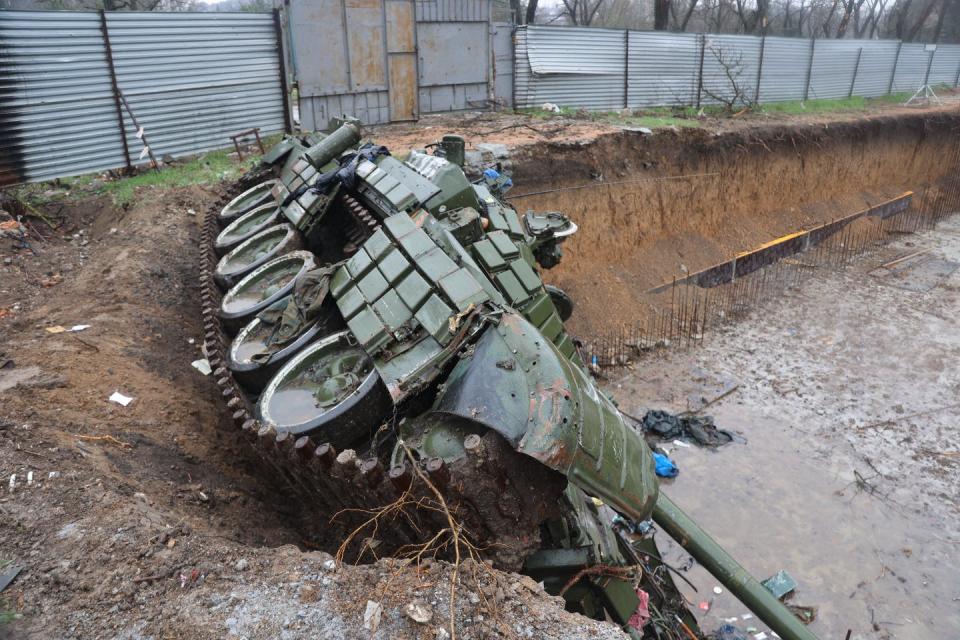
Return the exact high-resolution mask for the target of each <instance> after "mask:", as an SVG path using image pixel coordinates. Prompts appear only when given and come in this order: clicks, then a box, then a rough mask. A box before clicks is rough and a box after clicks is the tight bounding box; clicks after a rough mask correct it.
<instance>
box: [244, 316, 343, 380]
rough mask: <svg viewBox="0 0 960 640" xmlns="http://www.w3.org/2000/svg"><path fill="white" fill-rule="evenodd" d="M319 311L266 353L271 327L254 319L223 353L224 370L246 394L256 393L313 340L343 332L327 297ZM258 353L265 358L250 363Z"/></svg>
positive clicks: (341, 323)
mask: <svg viewBox="0 0 960 640" xmlns="http://www.w3.org/2000/svg"><path fill="white" fill-rule="evenodd" d="M289 299H290V298H283V299H282V300H280V301H279V302H276V303H275V304H277V305H283V304H286V302H287V301H288V300H289ZM321 308H322V311H321V314H322V315H321V317H320V318H318V319H316V320H314V321H313V322H311V323H309V324H306V325H304V326H303V327H301V329H300V333H299V335H297V336H295V337H293V338H292V339H291V340H288V341H287V343H286V344H284V345H282V346H280V347H279V348H277V349H276V350H275V351H272V352H269V351H267V340H268V339H269V338H270V335H271V333H272V332H273V327H272V326H270V325H267V324H264V323H263V322H261V321H260V319H259V318H254V319H253V320H251V321H250V322H249V323H248V324H247V325H246V326H245V327H244V328H242V329H240V332H239V333H237V337H236V338H234V340H233V343H232V344H231V345H230V348H229V349H228V350H227V367H228V368H229V369H230V370H231V371H232V372H233V376H234V377H235V378H236V379H237V381H239V382H240V384H242V385H243V387H244V388H245V389H246V390H247V391H249V392H251V393H260V391H262V390H263V388H264V387H265V386H266V384H267V382H269V381H270V378H272V377H273V376H274V374H276V372H277V371H279V369H280V367H281V366H283V363H285V362H286V361H287V360H289V359H290V357H291V356H293V354H295V353H297V352H298V351H300V349H302V348H303V347H304V346H305V345H307V344H309V343H310V342H313V341H314V340H316V339H317V338H323V337H325V336H328V335H330V334H331V333H334V332H335V331H342V330H344V329H346V328H347V324H346V323H345V322H344V321H343V317H342V316H341V315H340V311H339V310H338V309H337V305H336V303H335V302H334V301H333V299H332V298H330V297H328V298H327V299H326V300H324V302H323V306H322V307H321ZM262 353H267V354H268V355H266V356H265V357H262V358H257V359H254V356H256V355H257V354H262Z"/></svg>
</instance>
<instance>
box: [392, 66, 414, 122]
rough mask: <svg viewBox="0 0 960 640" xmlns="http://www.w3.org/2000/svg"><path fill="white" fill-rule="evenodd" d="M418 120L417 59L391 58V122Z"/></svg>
mask: <svg viewBox="0 0 960 640" xmlns="http://www.w3.org/2000/svg"><path fill="white" fill-rule="evenodd" d="M416 119H417V58H416V56H414V55H413V54H392V55H391V56H390V120H391V121H393V122H397V121H400V120H416Z"/></svg>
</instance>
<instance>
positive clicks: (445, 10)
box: [416, 0, 492, 22]
mask: <svg viewBox="0 0 960 640" xmlns="http://www.w3.org/2000/svg"><path fill="white" fill-rule="evenodd" d="M491 4H492V0H417V3H416V5H417V6H416V12H417V22H486V21H487V20H488V17H489V15H490V9H491V7H490V5H491Z"/></svg>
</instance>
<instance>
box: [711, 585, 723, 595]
mask: <svg viewBox="0 0 960 640" xmlns="http://www.w3.org/2000/svg"><path fill="white" fill-rule="evenodd" d="M713 592H714V593H715V594H717V595H720V594H721V593H723V589H721V588H720V587H714V588H713Z"/></svg>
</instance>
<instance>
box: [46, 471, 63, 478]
mask: <svg viewBox="0 0 960 640" xmlns="http://www.w3.org/2000/svg"><path fill="white" fill-rule="evenodd" d="M47 477H48V478H59V477H60V472H59V471H51V472H50V473H48V474H47Z"/></svg>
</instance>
